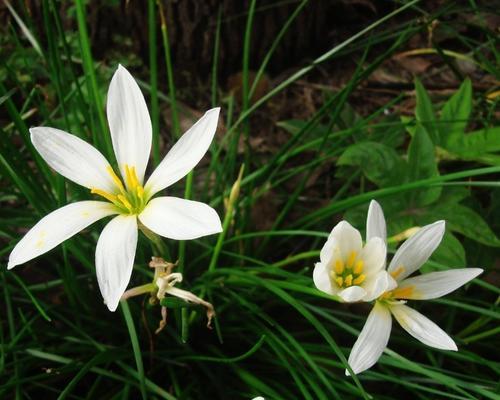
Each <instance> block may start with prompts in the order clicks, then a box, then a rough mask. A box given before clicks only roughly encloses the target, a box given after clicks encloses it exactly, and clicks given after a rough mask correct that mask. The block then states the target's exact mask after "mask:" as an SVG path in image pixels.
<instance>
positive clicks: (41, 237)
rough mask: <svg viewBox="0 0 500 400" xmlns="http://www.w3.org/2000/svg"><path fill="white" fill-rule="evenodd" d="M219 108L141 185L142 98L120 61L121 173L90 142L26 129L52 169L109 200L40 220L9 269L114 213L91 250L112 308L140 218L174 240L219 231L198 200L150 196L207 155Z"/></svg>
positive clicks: (112, 119) (145, 144)
mask: <svg viewBox="0 0 500 400" xmlns="http://www.w3.org/2000/svg"><path fill="white" fill-rule="evenodd" d="M219 110H220V109H219V108H214V109H211V110H209V111H207V112H206V114H205V115H204V116H203V117H202V118H200V120H199V121H198V122H196V124H194V125H193V126H192V127H191V128H190V129H189V130H188V131H187V132H186V133H185V134H184V135H183V136H182V137H181V138H180V139H179V141H178V142H177V143H176V144H175V145H174V146H173V147H172V148H171V149H170V151H169V152H168V154H167V155H166V156H165V158H164V159H163V161H162V162H161V163H160V165H158V167H157V168H156V169H155V170H154V172H153V173H152V174H151V176H150V177H149V179H148V180H147V181H146V183H145V184H144V183H143V182H144V174H145V171H146V166H147V163H148V159H149V155H150V151H151V138H152V129H151V120H150V118H149V113H148V109H147V106H146V102H145V100H144V97H143V95H142V93H141V91H140V89H139V86H138V85H137V83H136V82H135V80H134V78H133V77H132V76H131V75H130V73H129V72H128V71H127V70H126V69H125V68H124V67H122V66H121V65H120V66H119V67H118V69H117V71H116V72H115V74H114V75H113V78H112V80H111V83H110V86H109V90H108V98H107V115H108V120H109V128H110V132H111V139H112V142H113V148H114V152H115V156H116V160H117V161H118V168H119V170H120V174H121V176H122V179H120V178H119V176H118V175H117V174H116V173H115V171H114V170H113V168H112V167H111V165H110V163H109V162H108V161H107V160H106V159H105V158H104V156H103V155H102V154H101V153H100V152H99V151H98V150H97V149H96V148H94V147H93V146H91V145H90V144H88V143H87V142H85V141H83V140H82V139H80V138H78V137H76V136H73V135H71V134H69V133H66V132H64V131H61V130H59V129H55V128H46V127H38V128H31V129H30V132H31V141H32V142H33V145H34V146H35V148H36V149H37V151H38V152H39V153H40V154H41V156H42V157H43V158H44V159H45V161H46V162H47V163H48V164H49V165H50V166H51V167H52V168H53V169H55V170H56V171H57V172H59V173H60V174H61V175H63V176H65V177H66V178H68V179H70V180H72V181H73V182H75V183H78V184H79V185H82V186H84V187H86V188H88V189H90V191H91V193H94V194H96V195H99V196H101V197H103V198H104V199H106V200H107V201H80V202H77V203H73V204H69V205H67V206H64V207H61V208H59V209H58V210H55V211H53V212H52V213H50V214H48V215H47V216H45V217H44V218H42V219H41V220H40V221H39V222H38V223H37V224H36V225H35V226H34V227H33V228H32V229H31V230H30V231H29V232H28V233H27V234H26V235H25V236H24V237H23V238H22V239H21V241H20V242H19V243H18V244H17V245H16V247H15V248H14V250H12V253H11V254H10V257H9V263H8V268H9V269H10V268H13V267H15V266H16V265H19V264H22V263H25V262H26V261H29V260H31V259H32V258H35V257H37V256H39V255H41V254H44V253H46V252H47V251H49V250H51V249H52V248H54V247H55V246H57V245H58V244H59V243H61V242H63V241H65V240H66V239H68V238H70V237H71V236H73V235H75V234H76V233H78V232H79V231H81V230H82V229H84V228H86V227H88V226H89V225H91V224H92V223H94V222H96V221H97V220H99V219H101V218H104V217H107V216H109V215H118V216H116V217H114V218H113V219H112V220H111V221H110V222H109V223H108V224H107V225H106V227H105V228H104V230H103V231H102V233H101V235H100V237H99V240H98V242H97V248H96V256H95V263H96V272H97V280H98V282H99V288H100V290H101V293H102V295H103V297H104V301H105V303H106V304H107V306H108V308H109V309H110V310H111V311H114V310H116V308H117V306H118V302H119V300H120V297H121V295H122V294H123V292H124V291H125V289H126V287H127V285H128V283H129V281H130V276H131V274H132V267H133V264H134V257H135V250H136V246H137V233H138V224H143V225H144V226H145V227H146V228H147V229H149V230H151V231H153V232H154V233H156V234H158V235H161V236H164V237H167V238H170V239H177V240H187V239H195V238H198V237H201V236H205V235H210V234H213V233H217V232H221V231H222V226H221V222H220V219H219V216H218V215H217V213H216V212H215V210H214V209H212V208H211V207H209V206H208V205H206V204H204V203H199V202H196V201H190V200H184V199H180V198H176V197H156V198H153V196H154V195H155V194H157V193H158V192H160V191H161V190H163V189H165V188H166V187H168V186H170V185H172V184H174V183H175V182H177V181H178V180H180V179H181V178H183V177H184V176H185V175H187V174H188V173H189V171H191V170H192V169H193V168H194V167H195V166H196V164H198V162H199V161H200V160H201V158H202V157H203V156H204V154H205V153H206V151H207V149H208V147H209V146H210V143H211V142H212V139H213V137H214V134H215V130H216V128H217V120H218V117H219Z"/></svg>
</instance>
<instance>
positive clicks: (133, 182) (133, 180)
mask: <svg viewBox="0 0 500 400" xmlns="http://www.w3.org/2000/svg"><path fill="white" fill-rule="evenodd" d="M125 181H126V183H127V187H128V188H129V189H130V190H135V189H136V188H137V186H139V179H138V178H137V173H136V172H135V167H129V166H128V164H125Z"/></svg>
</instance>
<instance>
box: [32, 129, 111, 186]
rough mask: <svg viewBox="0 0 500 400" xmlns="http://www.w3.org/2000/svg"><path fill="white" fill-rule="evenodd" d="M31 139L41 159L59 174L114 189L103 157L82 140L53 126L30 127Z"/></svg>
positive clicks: (77, 181) (83, 182) (108, 166)
mask: <svg viewBox="0 0 500 400" xmlns="http://www.w3.org/2000/svg"><path fill="white" fill-rule="evenodd" d="M30 133H31V141H32V142H33V146H35V148H36V149H37V151H38V152H39V153H40V155H41V156H42V157H43V159H44V160H45V161H46V162H47V164H49V165H50V166H51V167H52V168H54V169H55V170H56V171H57V172H59V173H60V174H61V175H63V176H65V177H66V178H68V179H70V180H72V181H73V182H75V183H78V184H79V185H82V186H85V187H86V188H89V189H92V188H96V189H101V190H104V191H106V192H109V193H114V192H115V190H116V186H115V184H114V182H113V180H112V178H111V175H110V174H109V173H108V170H107V169H108V168H110V165H109V163H108V161H107V160H106V158H104V156H103V155H102V154H101V153H100V152H99V150H97V149H96V148H95V147H93V146H91V145H90V144H88V143H87V142H85V141H84V140H82V139H80V138H79V137H77V136H74V135H71V134H69V133H67V132H64V131H61V130H60V129H55V128H45V127H38V128H31V129H30Z"/></svg>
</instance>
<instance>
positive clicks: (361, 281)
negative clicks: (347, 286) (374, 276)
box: [352, 274, 366, 285]
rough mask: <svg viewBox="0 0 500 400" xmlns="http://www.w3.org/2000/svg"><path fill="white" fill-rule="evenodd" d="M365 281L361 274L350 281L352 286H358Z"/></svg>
mask: <svg viewBox="0 0 500 400" xmlns="http://www.w3.org/2000/svg"><path fill="white" fill-rule="evenodd" d="M365 279H366V276H365V275H363V274H361V275H360V276H358V277H357V278H355V279H353V281H352V284H353V285H359V284H361V283H363V282H364V281H365Z"/></svg>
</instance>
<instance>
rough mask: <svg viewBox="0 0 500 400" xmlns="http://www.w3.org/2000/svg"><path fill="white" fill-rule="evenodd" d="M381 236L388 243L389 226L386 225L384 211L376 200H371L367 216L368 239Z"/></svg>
mask: <svg viewBox="0 0 500 400" xmlns="http://www.w3.org/2000/svg"><path fill="white" fill-rule="evenodd" d="M374 237H379V238H381V239H382V240H383V241H384V243H387V228H386V226H385V218H384V212H383V211H382V207H380V204H378V203H377V202H376V201H375V200H372V201H371V202H370V207H369V208H368V216H367V218H366V241H367V242H368V241H369V240H370V239H371V238H374Z"/></svg>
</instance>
